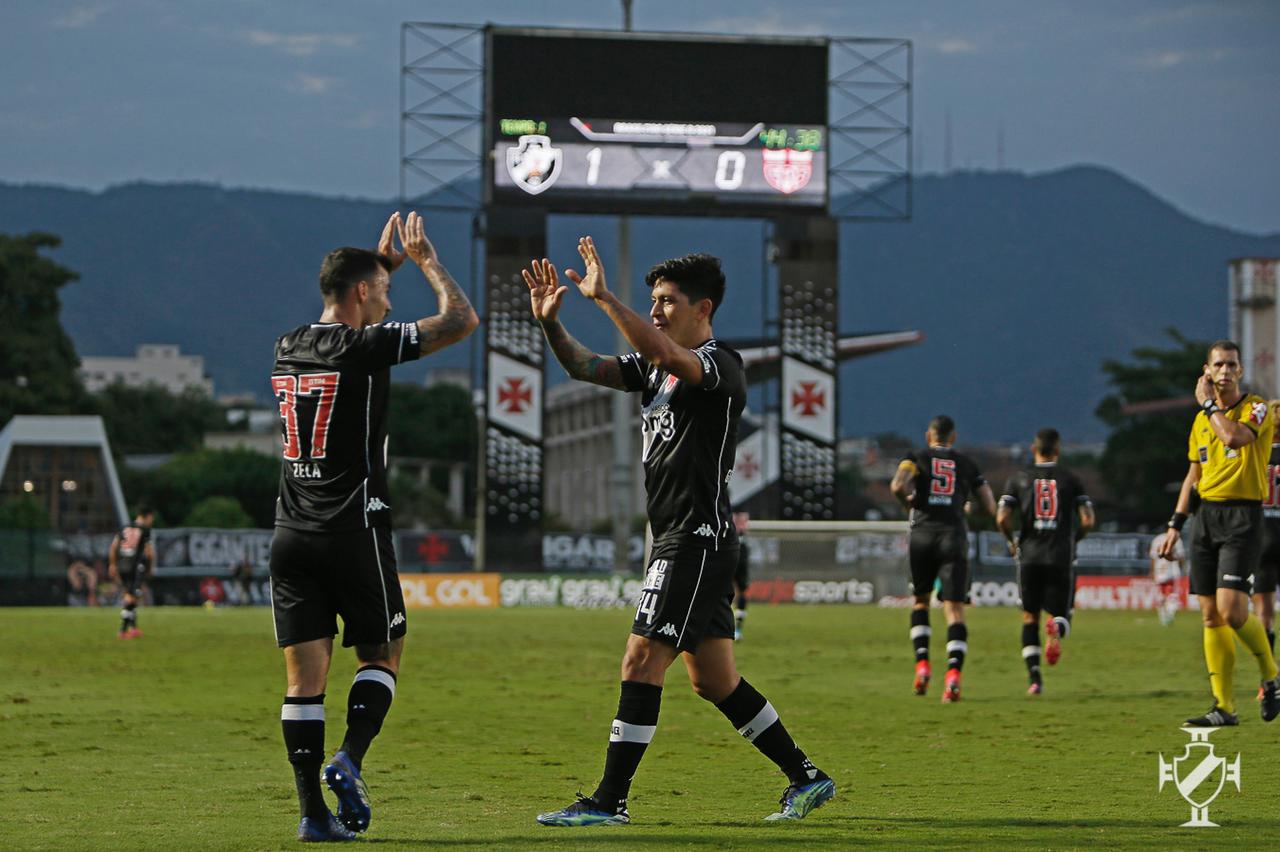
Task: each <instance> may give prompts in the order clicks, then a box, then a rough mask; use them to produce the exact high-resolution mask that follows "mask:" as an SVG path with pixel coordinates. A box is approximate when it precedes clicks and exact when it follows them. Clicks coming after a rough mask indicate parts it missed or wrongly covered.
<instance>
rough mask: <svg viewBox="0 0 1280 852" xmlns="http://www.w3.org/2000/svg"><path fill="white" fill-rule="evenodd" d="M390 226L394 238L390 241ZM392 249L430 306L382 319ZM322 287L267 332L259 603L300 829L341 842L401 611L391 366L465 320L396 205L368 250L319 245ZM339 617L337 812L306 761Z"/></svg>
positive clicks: (355, 815)
mask: <svg viewBox="0 0 1280 852" xmlns="http://www.w3.org/2000/svg"><path fill="white" fill-rule="evenodd" d="M397 233H399V235H400V241H401V243H402V244H403V245H404V251H403V252H398V251H396V250H395V246H394V237H395V235H396V234H397ZM406 258H409V259H412V260H413V262H414V263H415V264H416V265H417V266H418V268H419V269H420V270H422V274H423V276H424V277H425V278H426V280H427V283H428V284H429V285H430V286H431V289H432V290H434V291H435V293H436V298H437V300H438V305H439V312H438V313H437V314H436V315H435V316H431V317H424V318H422V319H420V320H418V321H417V322H408V323H400V322H384V320H385V319H386V317H387V316H388V315H389V314H390V313H391V298H390V294H391V273H393V272H395V271H396V269H397V268H398V267H399V266H400V265H401V264H402V263H403V262H404V261H405V259H406ZM320 292H321V293H322V294H323V296H324V312H323V313H322V314H321V315H320V320H319V321H318V322H313V323H308V324H307V325H302V326H299V327H298V328H295V329H294V330H292V331H290V332H287V333H286V334H284V335H282V336H281V337H280V338H279V339H278V340H277V341H276V349H275V367H274V369H273V370H272V371H271V389H272V391H273V392H274V393H275V397H276V401H277V403H278V404H279V406H280V419H281V436H282V440H283V444H284V462H283V464H282V466H281V472H280V496H279V498H278V499H277V501H276V523H275V534H274V535H273V536H272V539H271V608H272V612H273V615H274V618H275V630H276V641H277V643H278V644H279V645H280V647H281V648H282V649H284V661H285V675H286V678H287V691H286V692H285V699H284V706H283V707H282V708H281V710H280V720H281V727H282V729H283V734H284V743H285V749H286V751H287V753H288V757H289V763H290V764H292V766H293V771H294V779H295V782H296V784H297V788H298V803H299V809H300V810H301V812H302V821H301V823H300V824H299V826H298V839H299V840H303V841H309V842H327V841H343V840H354V839H355V837H356V834H355V833H356V832H358V831H364V830H365V829H367V828H368V827H369V820H370V816H371V814H370V806H369V795H368V789H367V788H366V786H365V782H364V778H363V776H362V771H363V760H364V756H365V752H366V751H368V749H369V746H370V744H371V743H372V742H373V739H374V737H375V736H377V734H378V732H379V730H381V728H382V722H383V720H384V719H385V718H386V715H387V711H388V710H390V708H391V701H392V698H394V697H395V692H396V677H397V675H398V673H399V670H400V652H401V649H402V648H403V646H404V635H405V612H404V598H403V596H402V593H401V591H400V580H399V576H398V575H397V573H396V557H395V550H394V549H393V547H392V543H391V495H390V492H389V490H388V486H387V471H386V438H387V405H388V400H389V398H390V383H391V367H392V366H394V365H396V364H401V363H404V362H405V361H412V360H414V359H416V358H419V357H421V356H423V355H427V354H430V353H432V352H435V351H436V350H437V349H441V348H443V347H445V346H448V345H450V344H452V343H456V342H458V341H459V340H462V339H463V338H464V337H466V336H467V335H468V334H470V333H471V332H472V331H473V330H474V329H475V327H476V326H477V325H478V324H479V319H478V318H477V317H476V313H475V311H474V310H472V308H471V303H470V302H468V301H467V297H466V296H465V295H463V293H462V290H461V289H459V287H458V285H457V283H456V282H455V281H454V280H453V277H452V276H450V275H449V272H448V270H446V269H445V268H444V266H443V265H442V264H441V263H440V260H439V258H438V257H437V256H436V251H435V248H434V247H433V246H432V245H431V242H430V241H429V240H428V239H427V235H426V233H425V232H424V229H423V225H422V217H421V216H419V215H418V214H417V213H410V214H409V216H408V217H407V219H406V220H405V221H404V222H403V224H402V223H401V221H400V214H399V213H396V214H394V215H393V216H392V217H391V218H390V219H389V220H388V221H387V224H386V227H385V228H384V229H383V232H382V238H381V239H380V240H379V243H378V251H376V252H373V251H369V250H367V249H360V248H339V249H335V250H334V251H331V252H329V254H328V255H327V256H326V257H325V259H324V263H323V264H322V265H321V267H320ZM338 616H341V617H342V623H343V641H342V644H343V645H344V646H346V647H350V646H355V652H356V659H357V660H358V666H357V668H356V676H355V680H354V682H353V683H352V684H351V690H350V692H349V693H348V696H347V730H346V735H345V736H344V738H343V741H342V745H341V747H340V748H339V749H338V751H337V753H336V754H335V755H334V757H333V759H332V760H331V761H329V763H328V764H327V765H325V767H324V772H323V777H324V781H325V783H326V784H328V785H329V788H330V789H331V790H333V792H334V793H335V794H336V795H337V797H338V815H337V817H336V818H335V817H334V816H333V815H332V814H330V813H329V809H328V807H327V806H326V804H325V801H324V795H323V791H322V790H321V788H320V779H321V769H320V764H321V762H322V761H323V759H324V728H325V713H324V690H325V681H326V679H327V677H328V674H329V661H330V658H331V657H332V656H333V637H334V635H335V634H336V633H337V632H338V626H337V617H338Z"/></svg>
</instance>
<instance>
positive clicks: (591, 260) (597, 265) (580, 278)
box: [564, 237, 609, 300]
mask: <svg viewBox="0 0 1280 852" xmlns="http://www.w3.org/2000/svg"><path fill="white" fill-rule="evenodd" d="M578 254H580V255H582V262H583V263H585V264H586V270H587V271H586V275H579V274H578V273H576V272H574V271H573V270H572V269H566V270H565V271H564V274H565V275H566V276H568V278H569V280H570V281H572V282H573V283H574V284H577V285H578V292H580V293H582V295H584V296H586V297H587V298H588V299H593V300H599V299H603V298H604V297H605V296H607V295H608V294H609V288H608V286H607V285H606V284H605V281H604V264H602V263H601V262H600V255H599V254H598V253H597V252H596V244H595V241H594V240H592V239H591V238H590V237H582V238H580V239H579V240H578Z"/></svg>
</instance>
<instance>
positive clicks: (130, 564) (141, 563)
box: [116, 524, 151, 574]
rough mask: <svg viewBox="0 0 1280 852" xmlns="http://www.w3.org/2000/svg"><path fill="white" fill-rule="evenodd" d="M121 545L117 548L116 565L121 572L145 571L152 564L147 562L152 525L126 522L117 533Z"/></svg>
mask: <svg viewBox="0 0 1280 852" xmlns="http://www.w3.org/2000/svg"><path fill="white" fill-rule="evenodd" d="M117 537H118V538H119V539H120V546H119V547H118V548H116V565H117V567H118V568H119V570H120V571H121V573H126V574H127V573H129V572H130V571H145V570H147V569H148V568H149V567H150V565H149V564H148V562H147V545H148V544H149V543H150V542H151V527H144V526H142V525H140V524H126V525H125V526H123V527H121V529H120V532H119V533H118V534H117Z"/></svg>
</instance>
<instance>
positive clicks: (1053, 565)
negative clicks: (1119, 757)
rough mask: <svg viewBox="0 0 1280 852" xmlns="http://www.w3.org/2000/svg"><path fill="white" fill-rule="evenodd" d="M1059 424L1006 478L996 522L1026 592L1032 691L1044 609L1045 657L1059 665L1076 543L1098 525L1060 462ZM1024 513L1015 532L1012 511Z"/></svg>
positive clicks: (1039, 436)
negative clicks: (1028, 461) (1024, 465)
mask: <svg viewBox="0 0 1280 852" xmlns="http://www.w3.org/2000/svg"><path fill="white" fill-rule="evenodd" d="M1060 441H1061V439H1060V437H1059V435H1058V430H1057V429H1041V430H1040V431H1039V432H1037V433H1036V438H1035V441H1034V442H1033V443H1032V445H1031V454H1032V457H1033V459H1034V461H1035V465H1034V466H1033V467H1032V468H1031V469H1030V470H1022V471H1018V472H1017V473H1015V474H1014V475H1013V476H1011V477H1010V478H1009V481H1008V482H1007V483H1005V486H1004V493H1003V494H1002V495H1001V497H1000V508H999V510H998V512H997V513H996V526H998V527H999V528H1000V532H1002V533H1004V537H1005V539H1006V540H1007V541H1008V542H1009V549H1010V552H1012V553H1013V554H1014V557H1015V558H1016V559H1017V563H1018V588H1019V591H1020V592H1021V594H1022V659H1023V661H1024V662H1025V663H1026V666H1027V678H1028V680H1029V681H1030V683H1029V685H1028V686H1027V694H1028V695H1039V694H1040V693H1041V692H1042V691H1043V690H1044V680H1043V678H1042V677H1041V675H1040V611H1041V610H1044V611H1045V612H1047V613H1048V614H1049V618H1048V620H1047V621H1046V622H1045V628H1044V631H1045V635H1046V636H1048V638H1049V641H1048V642H1047V643H1046V644H1045V649H1044V658H1045V662H1047V663H1048V664H1049V665H1051V666H1052V665H1055V664H1056V663H1057V662H1058V657H1059V656H1060V655H1061V653H1062V645H1061V642H1062V640H1063V639H1066V638H1067V634H1069V633H1070V632H1071V607H1072V604H1073V603H1074V600H1073V599H1074V597H1075V586H1076V578H1075V571H1074V570H1072V567H1071V565H1072V562H1073V561H1074V560H1075V543H1076V542H1077V541H1079V540H1080V539H1082V538H1084V537H1085V536H1086V535H1088V534H1089V532H1090V531H1091V530H1092V529H1093V527H1094V523H1095V519H1094V514H1093V503H1092V502H1091V501H1090V500H1089V495H1087V494H1085V492H1084V486H1083V485H1081V484H1080V480H1079V479H1077V478H1076V477H1075V475H1074V474H1073V473H1071V471H1069V470H1064V469H1062V468H1061V467H1059V466H1058V451H1059V444H1060ZM1015 510H1016V511H1017V513H1018V515H1019V516H1020V521H1021V523H1020V524H1019V531H1018V533H1017V534H1016V536H1015V533H1014V522H1013V515H1014V512H1015Z"/></svg>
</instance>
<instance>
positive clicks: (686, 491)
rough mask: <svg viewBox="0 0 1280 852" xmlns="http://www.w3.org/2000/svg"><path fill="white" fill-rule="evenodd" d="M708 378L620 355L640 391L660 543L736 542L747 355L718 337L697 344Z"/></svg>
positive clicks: (648, 488)
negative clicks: (735, 481)
mask: <svg viewBox="0 0 1280 852" xmlns="http://www.w3.org/2000/svg"><path fill="white" fill-rule="evenodd" d="M693 352H694V354H695V355H696V356H697V357H698V360H700V361H701V362H702V382H701V383H700V384H698V385H689V384H686V383H685V382H682V381H681V380H680V379H677V378H676V377H675V376H673V375H671V374H669V373H666V372H664V371H662V370H659V369H658V368H657V367H653V366H651V365H650V364H649V363H648V362H647V361H645V360H644V357H643V356H642V355H640V353H638V352H633V353H631V354H629V355H620V356H618V363H619V364H620V365H621V367H622V379H623V382H624V383H625V385H626V388H627V390H629V391H632V392H639V393H640V394H641V397H640V404H641V427H642V431H643V435H644V450H643V461H644V485H645V494H646V495H647V497H648V507H647V508H648V513H649V525H650V526H651V527H652V529H653V543H654V545H655V546H657V545H659V544H667V543H673V542H677V543H680V544H690V545H694V546H696V547H702V548H710V549H716V550H719V549H721V548H724V547H726V546H733V545H736V544H737V541H738V532H737V530H736V529H735V528H734V525H733V518H732V517H731V515H730V510H729V476H730V474H731V473H732V472H733V461H734V457H735V455H736V453H737V448H738V420H739V418H740V417H741V416H742V410H743V409H744V408H745V407H746V404H747V379H746V373H744V372H743V369H742V356H741V355H739V354H738V353H737V352H734V351H733V350H732V349H729V348H728V347H726V346H725V345H724V344H723V343H720V342H719V341H716V340H714V339H712V340H708V341H707V342H706V343H704V344H702V345H701V346H699V347H698V348H697V349H695V350H693Z"/></svg>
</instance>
